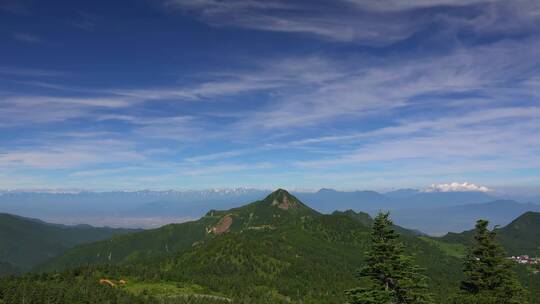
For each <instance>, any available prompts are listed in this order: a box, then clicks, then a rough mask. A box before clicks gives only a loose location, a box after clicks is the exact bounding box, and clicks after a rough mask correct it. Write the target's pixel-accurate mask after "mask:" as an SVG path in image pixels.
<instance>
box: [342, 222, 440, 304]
mask: <svg viewBox="0 0 540 304" xmlns="http://www.w3.org/2000/svg"><path fill="white" fill-rule="evenodd" d="M366 258H367V266H366V267H364V268H363V269H362V270H360V271H359V272H358V275H357V276H358V278H359V279H360V281H361V282H362V283H363V286H362V287H359V288H356V289H352V290H348V291H346V293H347V295H348V296H349V303H351V304H427V303H432V300H431V295H430V294H429V292H428V291H427V284H426V281H427V278H426V277H425V276H424V275H422V274H421V272H420V269H419V267H417V266H416V265H414V264H413V263H412V261H411V258H410V257H408V256H406V255H405V254H404V250H403V244H402V243H401V242H400V241H399V235H398V234H397V233H396V232H395V230H394V229H393V223H392V221H391V220H390V219H389V214H388V213H379V214H378V215H377V217H376V218H375V220H374V223H373V227H372V233H371V246H370V249H369V250H368V252H367V253H366Z"/></svg>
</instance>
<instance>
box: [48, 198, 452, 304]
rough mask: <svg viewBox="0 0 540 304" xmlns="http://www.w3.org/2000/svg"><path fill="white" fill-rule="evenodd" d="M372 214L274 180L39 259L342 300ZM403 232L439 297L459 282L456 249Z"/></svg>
mask: <svg viewBox="0 0 540 304" xmlns="http://www.w3.org/2000/svg"><path fill="white" fill-rule="evenodd" d="M371 221H372V219H371V218H370V217H369V215H367V214H365V213H357V212H354V211H345V212H334V213H333V214H330V215H328V214H322V213H319V212H318V211H316V210H314V209H311V208H310V207H308V206H307V205H305V204H304V203H302V202H301V201H300V200H299V199H298V198H296V197H295V196H293V195H291V194H289V193H288V192H287V191H285V190H282V189H279V190H277V191H275V192H273V193H272V194H270V195H268V196H267V197H266V198H264V199H263V200H259V201H256V202H253V203H250V204H247V205H245V206H242V207H238V208H233V209H229V210H224V211H217V210H210V211H209V212H207V214H206V215H205V216H203V217H202V218H201V219H199V220H196V221H192V222H187V223H182V224H171V225H167V226H164V227H161V228H158V229H153V230H147V231H142V232H138V233H133V234H128V235H120V236H115V237H113V238H111V239H109V240H106V241H100V242H95V243H91V244H83V245H79V246H76V247H75V248H73V249H71V250H69V251H68V252H66V253H65V254H63V255H61V256H59V257H57V258H53V259H52V260H50V261H48V262H47V263H45V264H44V265H42V266H41V267H38V269H39V270H48V271H50V270H61V269H65V268H73V267H77V266H81V265H102V266H101V267H113V268H112V269H113V270H107V271H108V272H109V273H111V276H116V277H118V278H120V277H121V276H129V277H130V278H131V279H130V280H131V281H134V282H133V284H135V285H136V286H141V285H145V286H147V287H146V288H148V289H152V288H154V287H155V284H167V283H166V282H176V283H175V284H184V283H186V282H189V284H192V285H194V286H198V287H197V288H198V289H199V290H204V292H206V293H212V294H217V295H220V296H224V297H229V298H233V299H236V300H238V303H291V302H292V303H300V302H303V303H342V302H343V301H344V300H345V299H344V294H343V290H345V289H348V288H351V287H354V286H356V285H357V284H358V283H357V282H356V279H355V277H354V274H355V271H356V269H358V268H360V267H361V266H362V265H363V263H364V260H363V257H364V252H365V250H366V248H367V245H368V243H369V234H370V224H371ZM404 231H406V230H404ZM402 239H403V240H404V242H405V244H406V250H407V251H408V252H410V253H411V254H412V255H413V257H414V259H415V260H416V261H417V262H418V263H419V264H420V265H421V266H422V267H424V268H426V269H428V275H430V276H431V277H432V278H433V280H434V284H433V289H434V291H435V292H436V293H437V294H438V295H439V296H438V298H439V299H441V298H442V297H443V295H444V293H445V292H444V290H447V289H448V288H450V287H451V286H453V284H454V283H448V282H454V281H456V282H457V278H458V277H459V270H460V260H459V258H457V257H455V256H452V255H448V254H447V253H446V252H445V251H444V250H442V249H441V248H440V246H438V245H437V244H436V242H435V241H433V240H426V239H424V238H419V237H417V236H416V234H414V233H403V234H402ZM106 265H116V266H106ZM114 267H116V268H114ZM109 269H110V268H109ZM99 271H100V273H102V272H103V270H99ZM158 282H159V283H158ZM164 282H165V283H164ZM179 282H180V283H179ZM182 282H184V283H182ZM155 288H156V289H157V287H155ZM156 292H157V291H156Z"/></svg>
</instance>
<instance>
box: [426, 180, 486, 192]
mask: <svg viewBox="0 0 540 304" xmlns="http://www.w3.org/2000/svg"><path fill="white" fill-rule="evenodd" d="M422 191H423V192H489V191H491V189H489V188H488V187H486V186H479V185H475V184H470V183H467V182H464V183H461V184H460V183H456V182H453V183H449V184H433V185H431V187H428V188H426V189H423V190H422Z"/></svg>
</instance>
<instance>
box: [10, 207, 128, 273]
mask: <svg viewBox="0 0 540 304" xmlns="http://www.w3.org/2000/svg"><path fill="white" fill-rule="evenodd" d="M135 231H137V230H132V229H113V228H95V227H92V226H89V225H78V226H64V225H57V224H48V223H45V222H42V221H40V220H35V219H30V218H24V217H20V216H14V215H10V214H0V274H1V273H4V274H9V273H17V272H19V271H26V270H29V269H31V268H32V267H34V266H36V265H38V264H40V263H43V262H45V261H46V260H47V259H50V258H52V257H55V256H57V255H59V254H61V253H63V252H65V251H66V250H68V249H70V248H72V247H73V246H75V245H78V244H81V243H89V242H95V241H98V240H103V239H107V238H110V237H111V236H113V235H119V234H125V233H129V232H135Z"/></svg>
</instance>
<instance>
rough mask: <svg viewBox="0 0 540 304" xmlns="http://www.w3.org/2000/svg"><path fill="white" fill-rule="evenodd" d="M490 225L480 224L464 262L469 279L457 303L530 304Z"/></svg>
mask: <svg viewBox="0 0 540 304" xmlns="http://www.w3.org/2000/svg"><path fill="white" fill-rule="evenodd" d="M488 224H489V222H488V221H485V220H479V221H477V223H476V230H475V236H474V243H473V245H472V246H471V248H470V250H469V253H468V255H467V257H466V259H465V262H464V275H465V279H464V280H463V281H462V282H461V286H460V294H459V295H458V296H457V298H456V300H455V303H460V304H461V303H463V304H469V303H470V304H526V303H527V299H526V294H525V292H524V290H523V288H522V287H521V285H520V283H519V281H518V280H517V278H516V275H515V273H514V271H513V269H512V264H511V262H510V261H509V260H507V259H506V258H505V256H506V255H505V252H504V250H503V249H502V247H501V246H500V245H499V243H498V242H497V241H496V232H495V231H490V230H489V229H488Z"/></svg>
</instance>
